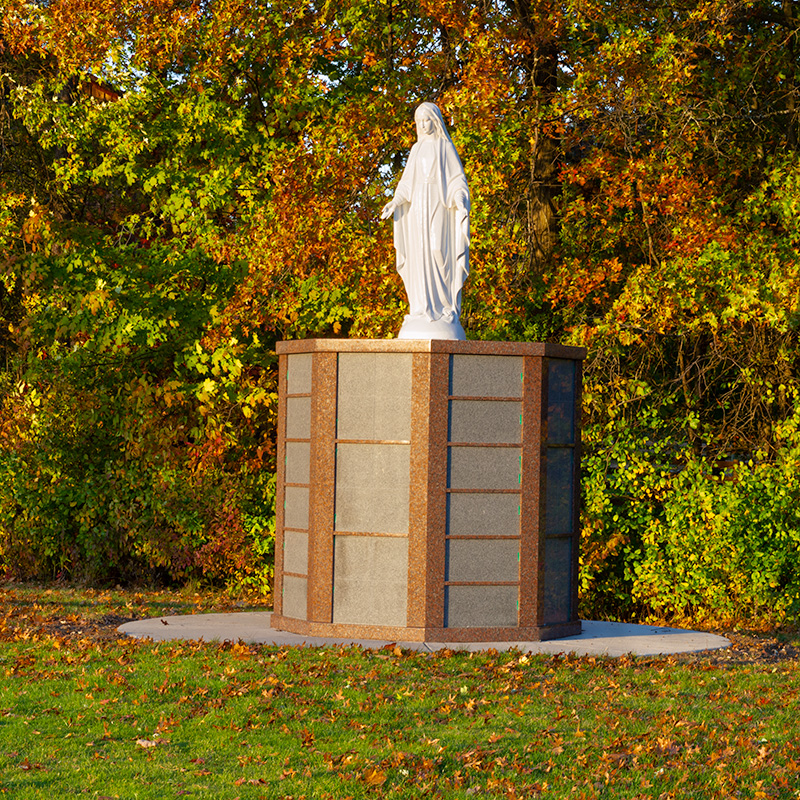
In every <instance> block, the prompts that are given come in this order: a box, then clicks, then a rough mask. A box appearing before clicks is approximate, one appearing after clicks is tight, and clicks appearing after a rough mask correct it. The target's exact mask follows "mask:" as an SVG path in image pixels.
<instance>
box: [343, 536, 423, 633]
mask: <svg viewBox="0 0 800 800" xmlns="http://www.w3.org/2000/svg"><path fill="white" fill-rule="evenodd" d="M333 585H334V590H333V622H334V624H337V623H349V624H355V625H405V624H406V605H407V595H408V539H406V538H401V537H385V536H384V537H381V536H341V535H337V536H336V537H335V540H334V556H333Z"/></svg>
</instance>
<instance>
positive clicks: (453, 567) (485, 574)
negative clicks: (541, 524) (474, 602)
mask: <svg viewBox="0 0 800 800" xmlns="http://www.w3.org/2000/svg"><path fill="white" fill-rule="evenodd" d="M446 579H447V580H448V581H457V582H461V581H464V582H473V581H476V582H484V583H509V582H512V581H518V580H519V541H518V540H517V539H450V540H449V541H448V542H447V570H446Z"/></svg>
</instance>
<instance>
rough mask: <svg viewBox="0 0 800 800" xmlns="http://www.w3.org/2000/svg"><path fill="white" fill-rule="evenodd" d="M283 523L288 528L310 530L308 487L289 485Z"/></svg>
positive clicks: (284, 505)
mask: <svg viewBox="0 0 800 800" xmlns="http://www.w3.org/2000/svg"><path fill="white" fill-rule="evenodd" d="M283 524H284V526H285V527H287V528H299V529H300V530H301V531H307V530H308V488H307V487H305V486H287V487H286V489H285V494H284V502H283Z"/></svg>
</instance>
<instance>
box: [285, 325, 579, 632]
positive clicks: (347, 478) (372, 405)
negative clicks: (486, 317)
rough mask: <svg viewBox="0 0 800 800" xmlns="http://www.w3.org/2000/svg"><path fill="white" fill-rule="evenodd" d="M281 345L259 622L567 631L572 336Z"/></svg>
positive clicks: (575, 627) (337, 627)
mask: <svg viewBox="0 0 800 800" xmlns="http://www.w3.org/2000/svg"><path fill="white" fill-rule="evenodd" d="M278 354H279V358H280V392H279V397H280V404H279V420H278V487H277V515H276V516H277V536H276V554H275V611H274V613H273V615H272V619H271V624H272V627H273V628H275V629H277V630H284V631H290V632H293V633H297V634H301V635H303V636H328V637H330V636H334V637H343V636H346V637H350V638H356V639H381V640H402V641H419V642H425V641H427V642H480V641H526V640H527V641H541V640H545V639H554V638H559V637H564V636H573V635H575V634H578V633H580V630H581V625H580V621H579V620H578V617H577V563H578V509H579V485H580V484H579V481H578V474H579V462H580V426H579V410H580V386H581V360H582V358H583V356H584V351H583V350H582V349H581V348H572V347H563V346H560V345H551V344H536V343H507V342H472V341H469V342H467V341H447V340H437V339H433V340H413V339H412V340H358V339H353V340H333V339H311V340H304V341H294V342H281V343H279V344H278Z"/></svg>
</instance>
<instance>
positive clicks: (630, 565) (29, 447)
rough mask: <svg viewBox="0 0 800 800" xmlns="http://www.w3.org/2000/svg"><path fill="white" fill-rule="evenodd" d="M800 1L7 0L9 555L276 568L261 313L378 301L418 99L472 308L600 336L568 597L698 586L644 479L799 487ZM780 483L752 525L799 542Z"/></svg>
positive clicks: (270, 373) (285, 318)
mask: <svg viewBox="0 0 800 800" xmlns="http://www.w3.org/2000/svg"><path fill="white" fill-rule="evenodd" d="M799 24H800V23H799V22H798V14H797V4H796V3H795V2H794V0H782V2H777V1H773V0H737V2H721V0H685V1H684V2H679V3H673V4H670V5H669V6H665V5H664V4H662V3H651V2H649V0H623V1H622V2H616V3H606V2H603V0H590V1H589V2H586V1H585V0H564V1H563V2H555V0H546V2H536V3H533V2H531V0H382V2H378V3H366V2H364V0H341V1H340V2H338V3H332V2H328V1H327V0H324V1H323V0H321V1H320V2H313V1H312V0H282V2H279V3H267V2H244V0H215V1H214V2H212V1H211V0H205V1H204V2H203V1H201V0H195V1H194V2H190V0H157V1H156V2H151V3H147V4H142V3H139V2H129V1H128V0H123V2H109V1H108V0H99V2H95V3H92V4H91V5H87V4H86V3H85V2H84V1H83V0H50V2H42V3H38V4H31V3H25V2H21V0H4V13H3V14H2V22H1V23H0V25H2V28H0V76H1V77H0V80H2V88H1V91H2V94H0V98H1V100H0V103H1V105H0V196H2V203H1V204H0V263H2V269H3V286H4V289H3V293H2V298H0V311H1V312H2V314H3V325H2V328H3V330H2V332H0V346H2V347H3V352H4V357H5V363H4V370H3V378H2V380H3V406H2V412H1V414H0V431H1V432H2V433H1V434H0V435H2V437H3V439H2V447H1V448H0V450H1V451H2V466H0V469H2V472H3V480H2V484H3V489H2V490H0V528H1V529H2V542H3V544H2V548H3V559H4V562H5V563H6V564H7V565H8V566H9V569H11V568H13V570H15V571H16V572H17V573H18V574H25V573H28V574H36V573H42V572H46V571H48V570H49V571H52V572H56V573H57V572H58V571H60V570H64V571H66V572H67V573H69V574H73V575H78V574H89V575H95V576H103V575H105V576H108V575H109V574H110V573H115V574H116V573H120V576H121V577H126V576H127V577H131V576H134V575H137V574H140V573H141V571H142V570H143V569H148V570H154V569H155V570H163V571H165V573H167V574H170V575H172V576H173V577H187V576H193V575H198V574H205V575H206V576H207V577H208V578H210V579H214V580H221V581H228V582H233V583H236V582H238V583H239V584H245V585H246V584H249V585H258V586H262V587H263V586H266V585H267V584H268V581H269V569H270V567H269V557H270V547H271V538H270V530H271V529H270V525H271V510H270V502H271V497H272V495H271V478H270V477H269V476H271V475H272V473H273V471H274V448H273V444H272V442H273V438H274V415H275V408H276V403H275V360H274V355H273V353H274V343H275V341H277V340H278V339H282V338H294V337H306V336H367V337H370V336H387V335H392V333H393V331H395V330H396V329H397V327H398V326H399V322H400V320H401V318H402V315H403V313H404V310H403V309H404V297H403V293H402V287H401V283H400V281H399V278H398V276H397V275H396V274H395V272H394V270H393V269H392V268H391V265H392V263H393V254H392V245H391V230H390V226H388V225H381V224H379V222H378V210H379V208H380V207H381V205H382V204H383V203H384V202H385V197H386V195H387V192H390V191H391V188H392V186H393V185H394V182H395V181H396V179H397V176H398V175H399V172H400V170H401V169H402V166H403V163H404V158H405V154H406V153H407V151H408V148H409V147H410V145H411V143H412V141H413V136H414V131H413V125H412V122H411V120H412V114H413V108H414V106H415V105H416V104H417V103H418V102H420V101H421V100H434V101H436V102H437V103H438V104H439V105H440V107H441V108H442V110H443V112H444V114H445V117H446V118H447V119H448V122H449V124H450V126H451V130H452V134H453V138H454V141H455V143H456V146H457V148H458V150H459V152H460V154H461V156H462V160H463V161H464V163H465V168H466V170H467V174H468V177H469V180H470V188H471V191H472V195H473V207H474V213H473V221H472V225H473V242H472V253H471V260H472V274H471V276H470V281H469V283H468V284H467V287H466V290H465V299H464V319H463V322H464V324H465V327H466V329H467V333H468V336H470V337H473V338H501V339H502V338H510V339H521V340H553V341H563V342H567V343H574V344H583V345H586V346H587V347H588V348H589V353H590V356H589V360H588V362H587V369H586V385H585V428H586V442H587V462H586V463H587V474H586V494H587V503H586V509H585V514H584V534H585V545H586V546H585V556H584V568H583V576H584V578H583V580H584V589H585V597H586V598H588V599H589V602H591V603H593V604H594V606H593V607H594V608H596V609H603V610H604V611H605V612H606V613H610V614H620V613H630V611H631V609H632V608H633V607H634V606H632V605H631V602H632V601H631V599H630V598H631V597H632V596H634V597H635V602H636V603H638V604H639V605H638V606H637V607H639V608H644V609H647V608H650V609H662V610H665V611H666V612H681V610H682V609H685V608H686V607H689V606H690V605H693V606H698V605H699V606H703V604H705V606H703V607H708V608H711V607H712V606H713V603H712V601H711V600H709V596H710V595H703V594H702V592H701V593H700V594H691V593H689V594H691V597H690V599H687V600H686V603H683V605H681V603H682V602H683V601H681V602H678V603H677V604H674V605H673V607H671V608H667V607H666V606H665V605H664V603H662V602H661V599H663V597H664V596H665V592H666V589H665V586H667V584H668V583H669V581H670V580H671V578H669V577H668V576H669V575H671V574H672V572H670V571H671V570H672V571H673V572H674V569H675V568H676V565H677V564H679V563H680V561H681V559H682V558H683V555H681V554H680V552H679V551H680V548H678V550H675V549H674V548H673V546H672V544H671V543H672V542H673V539H674V538H675V537H676V536H678V537H679V538H680V536H681V535H682V534H681V527H680V524H679V523H680V520H681V519H685V518H686V515H685V514H684V512H683V511H679V510H678V507H677V506H674V505H670V503H671V501H669V502H668V501H667V499H666V495H665V494H664V492H661V490H659V491H656V490H655V489H654V488H653V485H651V484H649V483H648V481H650V478H648V481H643V480H642V479H641V475H643V474H645V473H646V474H647V475H649V476H651V478H652V481H655V482H656V483H658V482H659V481H664V482H665V485H666V486H667V489H664V491H666V492H667V494H669V496H670V497H673V498H679V497H684V498H685V502H687V503H689V504H690V505H691V504H692V503H694V504H695V505H701V504H702V497H704V496H706V494H710V496H713V497H714V498H716V499H715V501H714V503H715V504H716V505H714V508H715V509H717V510H716V511H714V514H716V515H717V516H720V517H725V518H732V515H733V510H732V509H735V508H739V507H742V508H744V507H745V506H744V505H741V504H745V505H746V504H747V503H749V502H751V500H752V497H754V496H755V495H752V494H749V493H751V492H753V491H755V489H754V488H753V485H751V483H749V481H750V477H752V480H754V481H756V482H758V481H759V480H761V478H756V477H753V476H756V475H761V476H762V477H763V476H764V474H765V473H763V470H767V471H769V470H772V472H770V475H772V476H773V477H771V478H769V479H768V480H766V479H765V480H766V482H762V484H760V485H763V486H765V487H767V486H772V485H773V484H772V483H770V481H772V480H774V481H775V482H776V483H775V485H778V484H780V483H781V481H785V484H784V485H785V488H786V491H787V492H789V493H790V495H791V496H792V497H794V496H795V494H796V493H797V486H796V481H795V479H793V478H791V477H790V476H791V471H790V470H789V471H784V472H781V469H782V467H780V466H779V465H781V464H787V463H790V462H791V458H793V457H794V456H793V455H791V454H792V453H794V450H793V449H792V448H793V447H794V446H795V445H794V444H793V443H792V442H794V440H791V441H790V439H791V437H788V434H787V433H786V425H787V424H789V423H788V422H787V420H789V421H790V420H792V419H794V415H795V413H796V405H797V404H796V397H797V390H798V381H797V375H798V364H797V355H796V354H797V344H798V343H797V322H798V298H799V297H800V282H799V275H800V264H799V263H798V256H797V252H798V245H799V244H800V242H799V241H798V239H799V238H800V226H799V225H798V222H797V220H798V210H799V209H798V206H799V205H800V167H799V165H798V152H797V147H798V111H797V94H798V86H797V84H798V58H797V35H798V25H799ZM787 437H788V438H787ZM787 448H788V449H787ZM623 451H624V453H623ZM625 454H626V455H625ZM787 459H788V460H787ZM733 461H741V463H742V464H749V463H750V462H751V461H752V463H753V466H752V467H747V468H745V467H743V466H742V467H731V468H730V469H734V470H738V471H736V476H737V479H736V480H731V481H728V482H726V483H724V484H723V483H719V482H717V483H710V484H708V485H706V483H703V482H704V481H707V480H712V479H713V480H716V479H717V478H718V477H719V476H720V475H723V474H724V475H728V473H727V472H726V470H728V467H725V466H723V467H720V466H719V463H720V462H725V463H728V462H731V463H732V462H733ZM634 462H637V463H638V462H641V464H642V470H644V472H641V471H639V472H636V471H635V470H634V471H633V472H631V471H630V470H629V469H628V468H627V467H625V466H621V465H623V464H625V465H627V464H630V463H634ZM748 470H749V471H748ZM776 470H777V471H776ZM637 476H638V477H637ZM692 476H695V478H696V480H695V478H693V477H692ZM698 476H699V477H698ZM704 476H711V477H709V478H708V479H707V478H706V477H704ZM748 476H750V477H748ZM637 481H638V482H637ZM645 484H647V486H645ZM701 484H702V486H701ZM659 485H660V484H659ZM703 487H705V488H703ZM748 487H749V488H748ZM764 491H766V489H765V490H764ZM648 492H650V493H649V494H648ZM704 493H706V494H704ZM756 494H757V493H756ZM686 498H688V499H686ZM747 498H751V499H750V500H748V499H747ZM719 504H722V505H719ZM620 511H623V513H622V514H620V513H619V512H620ZM782 513H783V512H780V513H778V512H776V514H777V516H776V515H769V514H767V515H766V516H762V517H760V518H759V519H760V521H757V522H754V523H753V525H754V526H755V527H753V528H751V529H749V533H748V534H747V535H750V534H753V535H756V536H761V537H762V540H763V543H762V545H759V547H758V548H756V550H755V551H754V552H762V551H768V550H769V548H770V547H771V546H772V544H770V542H774V541H776V540H780V541H784V539H785V537H788V539H785V541H790V540H791V541H794V539H793V538H792V537H794V536H796V531H797V529H798V526H797V520H796V519H795V518H794V517H793V516H792V514H790V513H789V514H788V515H784V516H781V514H782ZM765 514H766V512H765ZM726 515H727V517H726ZM620 519H624V520H626V521H625V522H624V524H623V523H620ZM670 520H672V521H670ZM776 526H777V527H776ZM701 529H702V530H704V531H706V532H705V533H704V534H703V536H704V538H703V539H702V540H701V541H706V540H708V541H712V540H714V542H716V543H714V544H713V545H709V546H708V547H709V553H710V552H715V548H717V546H718V542H717V540H718V539H719V536H721V534H719V533H718V531H719V527H718V526H717V527H714V525H711V527H709V528H708V529H706V528H703V527H702V526H700V527H699V528H694V529H693V533H692V535H693V536H695V535H697V531H698V530H701ZM726 530H727V529H726ZM732 530H733V529H731V531H732ZM737 530H738V529H737ZM772 530H775V531H780V532H781V533H780V535H778V534H776V535H775V536H772V535H771V534H770V535H767V534H766V533H765V532H766V531H772ZM725 535H726V536H727V535H728V534H725ZM744 535H745V534H744V533H741V534H740V533H736V532H735V531H734V532H731V533H730V536H731V537H733V538H734V539H735V540H736V541H737V542H741V541H743V540H742V539H741V537H742V536H744ZM670 537H672V538H670ZM737 537H738V538H737ZM781 537H784V539H782V538H781ZM723 538H724V537H723ZM692 541H693V540H692V539H690V538H687V539H685V540H683V541H682V543H681V547H689V543H690V542H692ZM691 546H692V547H701V545H700V544H696V545H695V544H692V545H691ZM719 546H720V547H721V546H722V545H721V544H720V545H719ZM743 546H744V545H743ZM748 546H749V545H748ZM775 546H778V547H784V549H785V547H788V546H789V545H787V544H786V543H785V542H784V544H782V545H775ZM759 548H760V549H759ZM734 549H735V547H734ZM726 552H727V551H726ZM656 554H657V555H656ZM765 557H766V556H765ZM656 563H657V564H660V565H661V566H662V567H663V571H662V573H659V576H660V577H659V576H656V574H655V573H654V572H653V570H654V569H655V566H654V564H656ZM736 563H740V562H736ZM747 563H749V562H747ZM744 564H745V562H744V561H742V562H741V565H740V566H738V567H736V568H735V569H734V568H731V569H732V572H731V575H733V577H730V576H728V577H726V576H722V577H719V576H717V577H714V580H715V581H717V580H718V581H719V582H720V583H721V584H722V585H723V586H724V587H725V589H724V592H727V594H728V596H729V597H733V596H734V594H735V592H734V589H733V585H734V583H735V582H736V581H737V580H739V579H740V576H741V573H742V570H744V569H750V568H751V567H749V566H748V567H745V566H744ZM643 565H649V566H643ZM637 569H638V570H639V571H638V572H637ZM787 569H788V567H787ZM737 570H738V571H737ZM123 573H124V574H123ZM733 573H735V575H734V574H733ZM709 574H710V573H709ZM776 574H777V575H778V577H775V578H774V580H773V579H770V580H768V581H767V582H766V583H765V584H764V586H766V587H767V588H769V587H770V581H772V583H774V584H775V585H774V586H772V587H771V591H772V592H773V595H777V594H780V593H781V592H784V590H786V592H784V594H787V596H788V595H790V594H791V591H788V590H789V588H790V587H791V586H795V585H796V582H797V580H798V578H797V576H796V575H794V573H792V572H791V570H789V571H788V572H787V571H786V570H785V569H784V570H783V571H781V570H778V573H776ZM726 575H727V573H726ZM737 576H738V577H737ZM703 580H705V578H703ZM712 582H713V581H712ZM687 591H688V590H687ZM765 591H766V589H765ZM667 594H668V593H667ZM689 594H687V595H686V596H687V598H689ZM773 595H770V594H769V592H766V594H764V598H765V600H764V602H767V603H768V602H770V601H769V597H771V596H773ZM737 596H738V597H740V601H739V606H737V607H736V608H734V607H733V606H732V605H730V604H728V605H725V604H721V605H719V609H718V610H719V613H723V611H724V613H726V614H729V615H735V614H736V613H738V611H737V609H739V610H741V607H746V605H747V603H748V602H749V601H748V600H746V596H745V594H741V593H740V594H739V595H737ZM660 598H661V599H660ZM759 602H760V601H759ZM709 603H710V604H711V605H709ZM723 606H724V609H723ZM714 608H716V606H714ZM681 613H682V612H681Z"/></svg>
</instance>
